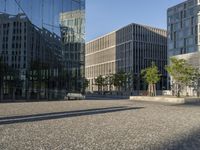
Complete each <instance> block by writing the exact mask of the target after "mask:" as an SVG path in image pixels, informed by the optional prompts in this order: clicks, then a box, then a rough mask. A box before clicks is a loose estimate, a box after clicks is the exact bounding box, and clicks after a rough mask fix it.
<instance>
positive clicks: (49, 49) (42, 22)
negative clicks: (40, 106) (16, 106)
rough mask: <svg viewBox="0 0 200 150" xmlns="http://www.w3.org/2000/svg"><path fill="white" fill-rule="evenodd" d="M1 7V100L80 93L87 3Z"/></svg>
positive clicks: (22, 0)
mask: <svg viewBox="0 0 200 150" xmlns="http://www.w3.org/2000/svg"><path fill="white" fill-rule="evenodd" d="M0 2H1V5H0V99H1V100H7V99H9V100H16V99H60V98H63V97H64V95H65V94H66V92H79V93H83V92H84V89H83V78H84V64H85V63H84V62H85V60H84V55H85V37H84V36H85V0H0Z"/></svg>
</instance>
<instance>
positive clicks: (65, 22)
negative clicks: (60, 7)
mask: <svg viewBox="0 0 200 150" xmlns="http://www.w3.org/2000/svg"><path fill="white" fill-rule="evenodd" d="M60 21H61V26H62V27H63V28H62V29H61V38H62V42H63V46H64V49H63V55H64V58H65V59H64V65H65V67H66V68H67V72H68V74H69V77H68V80H67V82H68V84H67V89H68V91H76V92H79V91H81V92H83V89H82V86H83V85H82V84H83V82H82V79H83V77H84V71H85V69H84V68H85V11H84V10H75V11H71V12H65V13H61V14H60ZM72 85H75V86H72Z"/></svg>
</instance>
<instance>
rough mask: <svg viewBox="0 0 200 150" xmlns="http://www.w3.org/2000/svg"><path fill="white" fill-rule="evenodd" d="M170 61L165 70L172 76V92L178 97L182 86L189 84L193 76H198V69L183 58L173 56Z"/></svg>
mask: <svg viewBox="0 0 200 150" xmlns="http://www.w3.org/2000/svg"><path fill="white" fill-rule="evenodd" d="M170 61H171V63H170V65H168V66H167V67H166V70H167V72H168V73H169V74H170V75H171V77H172V81H173V84H172V91H173V93H174V94H175V95H176V96H177V97H180V93H181V91H182V90H183V89H184V87H186V86H190V85H191V84H192V82H193V81H194V78H196V76H198V74H199V73H198V69H196V68H194V67H193V66H192V65H190V64H188V63H187V62H186V60H184V59H177V58H174V57H173V58H171V59H170ZM174 94H173V95H174Z"/></svg>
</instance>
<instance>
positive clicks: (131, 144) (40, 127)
mask: <svg viewBox="0 0 200 150" xmlns="http://www.w3.org/2000/svg"><path fill="white" fill-rule="evenodd" d="M199 148H200V105H176V106H175V105H169V104H159V103H146V102H133V101H129V100H108V101H105V100H103V101H101V100H88V101H59V102H33V103H8V104H0V150H4V149H5V150H26V149H30V150H32V149H34V150H49V149H52V150H131V149H134V150H135V149H137V150H143V149H144V150H150V149H152V150H163V149H175V150H179V149H180V150H190V149H199Z"/></svg>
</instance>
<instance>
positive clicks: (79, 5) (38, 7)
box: [0, 0, 85, 35]
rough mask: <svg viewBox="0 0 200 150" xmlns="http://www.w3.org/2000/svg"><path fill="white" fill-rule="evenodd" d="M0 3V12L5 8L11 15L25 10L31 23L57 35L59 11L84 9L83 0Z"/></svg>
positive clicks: (58, 31)
mask: <svg viewBox="0 0 200 150" xmlns="http://www.w3.org/2000/svg"><path fill="white" fill-rule="evenodd" d="M0 3H1V5H0V12H4V11H5V10H6V13H8V14H13V15H16V14H18V13H22V12H25V14H26V15H27V16H28V18H29V19H30V20H31V22H32V23H33V24H35V25H36V26H38V27H40V28H42V27H45V28H46V29H48V30H50V31H51V32H55V33H57V34H59V35H60V29H59V27H60V25H59V23H60V20H59V15H60V13H62V12H68V11H73V10H78V9H85V2H84V0H0ZM17 3H18V4H17ZM19 5H20V7H21V8H20V7H19ZM5 6H6V7H5Z"/></svg>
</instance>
